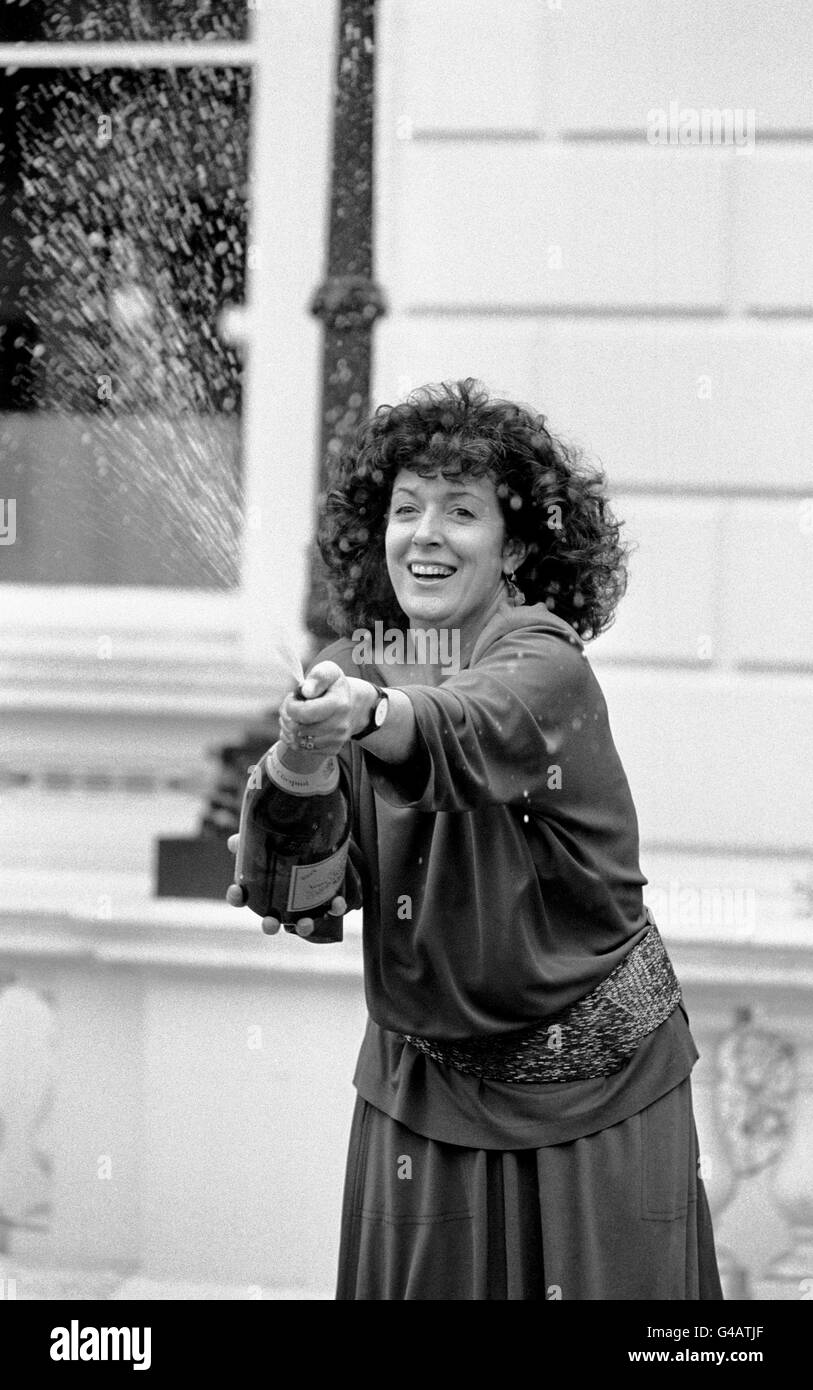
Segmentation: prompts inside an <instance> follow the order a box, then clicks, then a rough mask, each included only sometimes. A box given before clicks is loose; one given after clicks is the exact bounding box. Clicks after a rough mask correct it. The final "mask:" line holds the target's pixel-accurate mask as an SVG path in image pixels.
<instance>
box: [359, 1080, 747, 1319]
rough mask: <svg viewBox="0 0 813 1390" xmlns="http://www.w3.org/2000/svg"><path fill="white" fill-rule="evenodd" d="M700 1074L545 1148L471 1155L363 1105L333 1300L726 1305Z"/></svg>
mask: <svg viewBox="0 0 813 1390" xmlns="http://www.w3.org/2000/svg"><path fill="white" fill-rule="evenodd" d="M698 1166H699V1154H698V1144H697V1132H696V1129H695V1124H694V1117H693V1113H692V1102H691V1084H690V1078H688V1077H687V1078H686V1080H685V1081H683V1082H681V1084H680V1085H679V1086H676V1087H675V1088H674V1089H673V1090H671V1091H669V1092H668V1093H667V1094H666V1095H665V1096H662V1097H661V1098H660V1099H659V1100H657V1101H655V1102H654V1103H653V1104H652V1105H649V1106H647V1107H646V1108H645V1109H644V1110H641V1111H640V1112H639V1113H638V1114H637V1115H632V1116H631V1117H630V1118H629V1119H627V1120H624V1121H622V1122H621V1123H620V1124H617V1125H612V1126H611V1127H610V1128H608V1129H604V1130H601V1131H600V1132H599V1133H597V1134H591V1135H588V1136H587V1137H585V1138H583V1139H576V1140H574V1141H572V1142H571V1143H568V1144H557V1145H551V1146H549V1147H547V1148H542V1149H519V1150H510V1151H502V1150H494V1149H467V1148H461V1147H458V1146H457V1145H455V1144H445V1143H437V1142H435V1140H433V1139H426V1138H424V1137H423V1136H421V1135H419V1134H415V1133H413V1131H412V1130H410V1129H407V1128H406V1126H405V1125H403V1124H401V1123H400V1122H399V1121H397V1120H393V1119H391V1118H390V1117H389V1116H388V1115H384V1114H383V1113H382V1112H381V1111H380V1110H377V1109H376V1108H375V1107H374V1106H372V1105H370V1104H368V1102H367V1101H365V1100H363V1099H362V1098H361V1097H360V1096H359V1097H357V1100H356V1108H355V1112H354V1115H353V1125H352V1129H351V1135H350V1149H349V1155H348V1163H347V1176H346V1181H345V1191H344V1206H343V1212H342V1228H341V1245H340V1251H339V1277H338V1286H337V1292H336V1297H337V1299H341V1300H356V1299H365V1300H373V1299H397V1300H400V1299H416V1300H417V1299H428V1300H435V1299H438V1300H439V1299H460V1300H464V1299H524V1300H541V1299H545V1300H556V1299H664V1300H665V1299H722V1297H723V1294H722V1290H721V1287H720V1279H719V1275H718V1271H717V1260H716V1256H715V1250H714V1237H713V1234H712V1228H711V1219H710V1216H709V1208H708V1202H707V1199H706V1193H705V1190H704V1187H703V1182H702V1179H701V1178H700V1177H699V1175H698Z"/></svg>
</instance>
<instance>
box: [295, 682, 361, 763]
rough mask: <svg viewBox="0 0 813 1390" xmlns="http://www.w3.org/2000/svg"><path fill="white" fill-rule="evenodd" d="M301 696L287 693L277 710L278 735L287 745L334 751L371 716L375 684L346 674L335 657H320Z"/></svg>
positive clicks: (341, 746) (317, 751) (302, 689)
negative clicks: (328, 659)
mask: <svg viewBox="0 0 813 1390" xmlns="http://www.w3.org/2000/svg"><path fill="white" fill-rule="evenodd" d="M301 695H302V697H303V698H297V696H295V695H286V696H285V699H284V700H283V702H282V705H281V707H280V712H279V729H280V739H281V740H282V742H283V743H287V744H288V745H289V747H291V748H296V749H302V748H305V749H307V750H308V752H310V751H313V752H315V753H321V755H322V757H323V758H328V757H330V756H331V755H335V754H337V753H338V752H339V751H340V749H342V748H343V747H344V745H345V744H346V743H347V741H348V739H349V738H350V737H351V736H352V735H353V734H354V733H356V732H357V731H358V730H359V729H363V728H364V726H365V724H366V723H367V721H368V719H369V717H370V710H371V709H372V705H373V701H374V700H375V697H376V696H375V686H373V685H370V683H369V682H368V681H363V680H357V679H356V678H355V677H353V676H346V675H345V674H344V672H343V671H342V669H341V667H340V666H337V665H336V663H335V661H320V662H319V664H318V665H317V666H314V667H313V669H312V670H311V671H310V672H309V674H308V676H307V678H306V680H305V681H303V683H302V686H301Z"/></svg>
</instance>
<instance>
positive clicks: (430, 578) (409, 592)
mask: <svg viewBox="0 0 813 1390" xmlns="http://www.w3.org/2000/svg"><path fill="white" fill-rule="evenodd" d="M385 551H386V557H387V569H388V571H389V576H390V580H391V582H392V587H393V589H394V590H395V596H396V598H397V599H398V602H399V603H400V605H401V607H402V608H403V610H404V612H405V613H406V615H407V617H408V618H409V620H410V622H411V623H412V625H413V626H416V627H417V626H421V627H457V628H459V629H460V630H461V632H465V633H466V634H468V635H471V634H472V633H474V632H476V631H478V630H479V628H480V627H481V626H482V623H483V622H484V621H485V620H486V619H487V618H488V617H490V616H491V613H492V612H493V611H495V608H496V606H498V605H499V604H500V603H501V602H503V600H504V595H505V588H504V585H503V582H502V579H503V573H504V572H507V573H510V572H511V571H512V570H513V569H514V568H515V567H516V565H517V564H519V563H520V561H521V559H522V554H523V547H522V544H521V542H516V541H508V542H506V536H505V522H504V520H503V515H502V512H501V510H500V504H499V501H498V500H497V492H496V489H495V487H494V483H493V481H492V479H491V478H490V477H488V476H483V477H479V478H473V477H466V476H465V475H464V476H463V477H460V478H456V479H447V478H444V477H443V475H442V474H440V473H438V474H434V475H433V476H431V477H428V478H424V477H421V475H420V474H418V473H415V472H413V471H412V470H411V469H409V468H402V469H401V471H400V472H399V473H398V474H397V476H396V478H395V481H394V483H393V488H392V497H391V499H390V509H389V514H388V517H387V530H386V534H385ZM427 568H428V572H427Z"/></svg>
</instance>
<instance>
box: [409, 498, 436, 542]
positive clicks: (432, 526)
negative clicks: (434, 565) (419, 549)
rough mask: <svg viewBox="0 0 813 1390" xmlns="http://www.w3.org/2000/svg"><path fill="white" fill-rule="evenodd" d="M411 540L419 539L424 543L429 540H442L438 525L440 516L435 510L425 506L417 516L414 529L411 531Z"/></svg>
mask: <svg viewBox="0 0 813 1390" xmlns="http://www.w3.org/2000/svg"><path fill="white" fill-rule="evenodd" d="M412 539H413V541H421V542H422V543H423V544H424V545H426V544H428V543H429V542H431V541H442V539H443V534H442V530H441V526H440V517H439V515H438V513H437V512H436V511H434V510H433V509H432V508H429V507H427V508H426V510H425V511H424V512H422V513H421V515H420V517H419V518H418V521H417V524H416V526H415V530H414V531H413V533H412Z"/></svg>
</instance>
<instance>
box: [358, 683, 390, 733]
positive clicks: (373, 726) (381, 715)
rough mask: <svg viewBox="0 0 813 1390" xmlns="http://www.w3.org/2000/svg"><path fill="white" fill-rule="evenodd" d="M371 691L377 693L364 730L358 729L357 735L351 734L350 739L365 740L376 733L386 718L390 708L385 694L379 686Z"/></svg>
mask: <svg viewBox="0 0 813 1390" xmlns="http://www.w3.org/2000/svg"><path fill="white" fill-rule="evenodd" d="M373 689H374V690H375V691H376V692H377V696H376V702H375V704H374V705H373V712H372V714H371V715H370V718H369V719H368V720H367V723H366V724H365V725H364V728H363V729H360V730H359V732H358V733H357V734H351V735H350V737H351V738H367V737H368V736H369V735H370V734H374V733H376V732H377V731H378V730H379V729H380V728H381V725H382V724H383V723H384V720H385V719H386V717H387V713H388V711H389V707H390V702H389V697H388V695H387V692H386V690H384V689H383V687H382V686H380V685H375V686H373Z"/></svg>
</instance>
